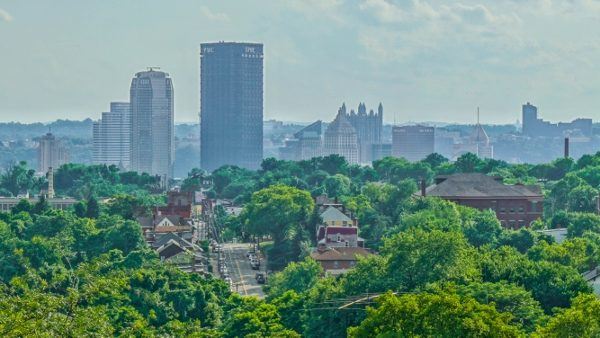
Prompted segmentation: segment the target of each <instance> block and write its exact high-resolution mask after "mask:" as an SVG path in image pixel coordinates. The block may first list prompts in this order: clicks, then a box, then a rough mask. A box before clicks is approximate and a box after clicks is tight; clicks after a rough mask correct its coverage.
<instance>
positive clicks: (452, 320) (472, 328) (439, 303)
mask: <svg viewBox="0 0 600 338" xmlns="http://www.w3.org/2000/svg"><path fill="white" fill-rule="evenodd" d="M377 303H378V306H377V307H376V308H372V307H369V308H367V318H366V319H365V320H364V321H363V322H362V323H361V324H360V325H359V326H357V327H351V328H349V329H348V336H349V337H415V336H417V337H482V336H483V337H486V336H487V337H519V336H521V335H522V333H521V332H520V331H519V329H518V328H517V327H515V326H513V325H511V324H510V320H511V319H512V316H511V315H510V314H508V313H500V312H498V311H497V310H496V309H495V308H494V306H493V305H484V304H480V303H478V302H477V301H475V300H474V299H472V298H468V297H459V296H457V295H455V294H448V293H440V294H430V293H421V294H406V295H402V296H395V295H393V294H391V293H387V294H385V295H383V296H381V297H380V298H379V299H378V300H377Z"/></svg>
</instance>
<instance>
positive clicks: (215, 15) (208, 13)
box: [200, 6, 229, 21]
mask: <svg viewBox="0 0 600 338" xmlns="http://www.w3.org/2000/svg"><path fill="white" fill-rule="evenodd" d="M200 13H202V15H203V16H204V17H205V18H206V19H208V20H210V21H229V16H228V15H227V14H225V13H219V12H213V11H212V10H211V9H210V8H208V7H206V6H202V7H201V8H200Z"/></svg>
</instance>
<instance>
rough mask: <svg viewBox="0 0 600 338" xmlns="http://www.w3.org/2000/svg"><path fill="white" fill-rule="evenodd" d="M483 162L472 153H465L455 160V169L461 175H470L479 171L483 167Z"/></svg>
mask: <svg viewBox="0 0 600 338" xmlns="http://www.w3.org/2000/svg"><path fill="white" fill-rule="evenodd" d="M483 163H484V162H483V161H482V160H481V159H480V158H479V157H477V155H475V154H473V153H466V154H463V155H461V156H460V157H459V158H457V159H456V163H455V166H456V168H457V169H458V170H459V171H460V172H463V173H472V172H476V171H479V168H480V167H481V166H483Z"/></svg>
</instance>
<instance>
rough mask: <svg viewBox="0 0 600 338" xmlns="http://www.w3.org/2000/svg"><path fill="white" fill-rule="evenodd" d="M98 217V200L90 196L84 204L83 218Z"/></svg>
mask: <svg viewBox="0 0 600 338" xmlns="http://www.w3.org/2000/svg"><path fill="white" fill-rule="evenodd" d="M98 216H100V206H99V205H98V200H97V199H96V198H95V197H94V196H91V197H90V198H89V199H88V201H87V204H86V210H85V217H88V218H98Z"/></svg>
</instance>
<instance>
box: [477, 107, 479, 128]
mask: <svg viewBox="0 0 600 338" xmlns="http://www.w3.org/2000/svg"><path fill="white" fill-rule="evenodd" d="M477 125H479V107H477Z"/></svg>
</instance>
